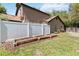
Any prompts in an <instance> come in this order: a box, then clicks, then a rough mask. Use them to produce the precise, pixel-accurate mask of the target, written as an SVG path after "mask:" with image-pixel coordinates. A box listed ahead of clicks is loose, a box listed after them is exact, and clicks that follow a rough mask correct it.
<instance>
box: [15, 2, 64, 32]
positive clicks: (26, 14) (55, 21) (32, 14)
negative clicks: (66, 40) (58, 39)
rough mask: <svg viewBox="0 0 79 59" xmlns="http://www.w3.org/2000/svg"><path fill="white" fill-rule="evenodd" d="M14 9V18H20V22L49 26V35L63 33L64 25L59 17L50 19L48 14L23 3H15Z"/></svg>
mask: <svg viewBox="0 0 79 59" xmlns="http://www.w3.org/2000/svg"><path fill="white" fill-rule="evenodd" d="M16 8H17V10H16V16H18V17H22V19H21V20H22V22H27V23H28V22H31V23H46V24H48V25H50V33H53V32H57V31H65V25H64V23H63V21H62V20H61V18H60V17H59V16H53V17H51V16H50V15H49V14H47V13H45V12H42V11H40V10H38V9H35V8H33V7H30V6H28V5H25V4H23V3H17V4H16Z"/></svg>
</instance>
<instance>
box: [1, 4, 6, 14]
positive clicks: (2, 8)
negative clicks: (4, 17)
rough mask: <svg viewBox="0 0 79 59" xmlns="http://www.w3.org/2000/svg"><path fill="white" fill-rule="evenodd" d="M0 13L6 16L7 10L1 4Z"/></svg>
mask: <svg viewBox="0 0 79 59" xmlns="http://www.w3.org/2000/svg"><path fill="white" fill-rule="evenodd" d="M0 13H4V14H6V8H5V7H4V6H2V5H1V4H0Z"/></svg>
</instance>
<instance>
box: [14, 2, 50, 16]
mask: <svg viewBox="0 0 79 59" xmlns="http://www.w3.org/2000/svg"><path fill="white" fill-rule="evenodd" d="M17 5H19V7H20V6H21V5H23V6H25V7H29V8H31V9H33V10H36V11H38V12H41V13H43V14H46V15H48V16H50V15H49V14H47V13H45V12H43V11H40V10H38V9H36V8H33V7H31V6H28V5H26V4H23V3H17V4H16V7H17ZM19 7H18V8H17V10H16V14H15V15H17V13H18V10H19Z"/></svg>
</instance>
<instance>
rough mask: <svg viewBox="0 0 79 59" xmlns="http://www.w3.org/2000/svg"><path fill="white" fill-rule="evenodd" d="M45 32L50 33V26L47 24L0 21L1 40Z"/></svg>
mask: <svg viewBox="0 0 79 59" xmlns="http://www.w3.org/2000/svg"><path fill="white" fill-rule="evenodd" d="M45 34H50V26H49V25H47V24H38V23H19V22H9V21H0V40H1V42H4V41H6V40H14V39H16V38H22V37H31V36H38V35H45Z"/></svg>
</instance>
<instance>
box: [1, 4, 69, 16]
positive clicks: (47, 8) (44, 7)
mask: <svg viewBox="0 0 79 59" xmlns="http://www.w3.org/2000/svg"><path fill="white" fill-rule="evenodd" d="M25 4H27V5H29V6H31V7H34V8H36V9H39V10H41V11H43V12H51V11H52V10H57V11H58V10H59V11H61V10H63V11H64V10H65V11H68V9H69V4H66V3H25ZM2 5H3V6H5V8H6V9H7V13H8V14H12V15H15V12H16V3H2Z"/></svg>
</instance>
